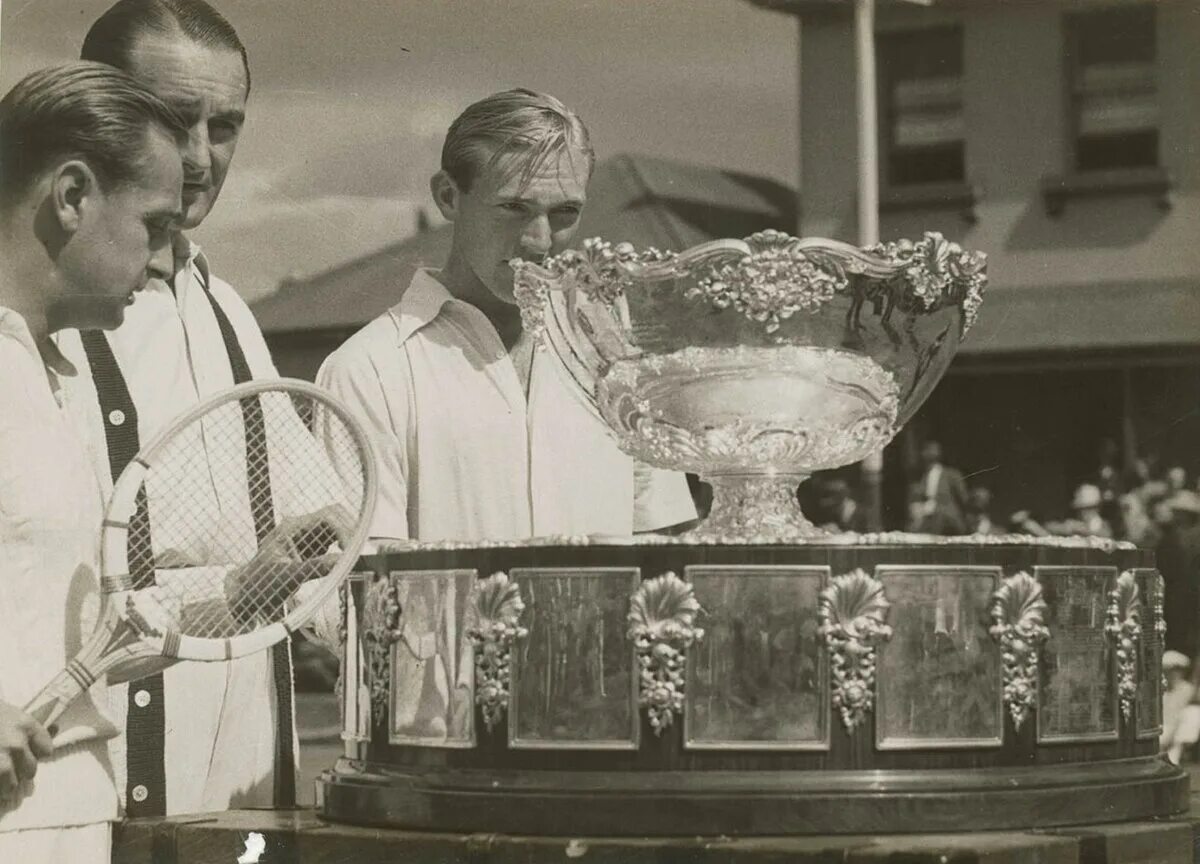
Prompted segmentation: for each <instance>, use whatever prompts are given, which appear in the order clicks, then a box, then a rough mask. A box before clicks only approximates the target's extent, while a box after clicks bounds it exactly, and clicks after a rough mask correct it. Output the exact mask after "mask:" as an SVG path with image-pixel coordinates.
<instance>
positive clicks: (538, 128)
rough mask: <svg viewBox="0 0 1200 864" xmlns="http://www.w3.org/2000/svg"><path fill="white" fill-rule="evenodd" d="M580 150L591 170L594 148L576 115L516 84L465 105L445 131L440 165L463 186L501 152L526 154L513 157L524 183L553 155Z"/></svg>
mask: <svg viewBox="0 0 1200 864" xmlns="http://www.w3.org/2000/svg"><path fill="white" fill-rule="evenodd" d="M574 152H580V153H582V154H583V155H584V158H586V159H587V161H588V172H589V173H590V172H591V170H592V165H593V164H594V162H595V154H594V153H593V151H592V145H591V141H590V140H589V139H588V131H587V127H586V126H585V125H584V124H583V121H582V120H581V119H579V115H578V114H576V113H575V112H574V111H572V110H571V109H569V108H568V107H567V106H566V105H564V104H563V103H562V102H560V101H558V100H557V99H555V98H554V97H553V96H549V95H547V94H545V93H536V92H534V91H533V90H525V89H516V90H505V91H504V92H502V93H494V94H492V95H491V96H488V97H487V98H486V99H481V100H480V101H478V102H476V103H475V104H473V105H471V106H470V107H468V108H467V110H465V111H463V113H462V114H460V115H459V116H458V119H456V120H455V121H454V122H453V123H451V124H450V129H449V131H448V132H447V133H446V141H445V143H444V144H443V145H442V170H443V171H445V172H446V173H447V174H449V175H450V178H451V179H452V180H453V181H454V183H455V185H457V186H458V188H459V189H461V190H462V191H464V192H468V191H470V189H471V185H472V184H473V183H474V182H475V179H476V178H477V177H478V176H479V174H480V173H481V172H482V171H486V170H488V169H490V168H492V167H494V166H495V165H496V164H497V163H498V162H499V161H500V159H501V158H502V157H504V156H506V155H510V154H515V153H521V154H528V155H527V158H526V159H524V160H522V161H521V162H519V163H517V164H518V166H519V169H520V171H521V174H522V183H528V182H529V181H530V180H531V179H532V178H533V177H534V176H535V175H536V174H537V172H538V171H539V170H541V168H542V166H543V165H545V164H546V162H547V161H548V160H549V159H550V158H551V157H554V156H560V155H562V154H566V155H567V158H571V155H572V154H573V153H574Z"/></svg>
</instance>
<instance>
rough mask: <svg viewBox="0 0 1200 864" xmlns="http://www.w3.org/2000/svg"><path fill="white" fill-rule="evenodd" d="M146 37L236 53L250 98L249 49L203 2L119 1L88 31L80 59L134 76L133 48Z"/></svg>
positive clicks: (228, 25) (221, 17) (235, 32)
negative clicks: (179, 38)
mask: <svg viewBox="0 0 1200 864" xmlns="http://www.w3.org/2000/svg"><path fill="white" fill-rule="evenodd" d="M147 33H157V34H160V35H163V36H170V35H173V34H175V33H182V34H183V35H184V36H187V37H188V38H189V39H191V40H192V41H193V42H195V43H196V44H197V45H202V46H204V47H205V48H215V49H226V50H229V51H237V52H238V54H240V55H241V57H242V68H244V69H245V70H246V95H249V94H250V59H249V57H247V55H246V46H245V45H243V44H242V40H241V39H240V38H238V35H237V31H236V30H234V29H233V25H232V24H230V23H229V22H228V21H227V20H225V17H224V16H223V15H222V14H221V13H220V12H218V11H217V10H216V9H214V8H213V7H211V6H209V5H208V4H207V3H205V2H204V0H117V2H116V3H115V4H113V5H112V6H111V7H109V9H108V11H107V12H105V13H104V14H103V15H101V16H100V17H99V18H97V19H96V22H95V23H94V24H93V25H92V28H91V29H90V30H88V32H87V36H85V37H84V38H83V49H82V51H81V52H80V57H81V58H82V59H84V60H94V61H96V62H98V63H107V64H109V65H110V66H116V67H117V68H118V69H124V70H125V71H126V72H131V71H133V70H132V68H131V67H132V55H133V47H134V45H135V44H136V43H137V40H138V37H140V36H143V35H145V34H147Z"/></svg>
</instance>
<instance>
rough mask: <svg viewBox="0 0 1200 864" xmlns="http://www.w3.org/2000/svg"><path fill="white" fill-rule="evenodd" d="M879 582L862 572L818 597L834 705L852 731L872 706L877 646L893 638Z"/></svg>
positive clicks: (844, 576) (844, 578)
mask: <svg viewBox="0 0 1200 864" xmlns="http://www.w3.org/2000/svg"><path fill="white" fill-rule="evenodd" d="M890 607H891V603H889V602H888V599H887V597H886V596H884V593H883V583H881V582H880V581H879V580H878V579H875V578H874V577H872V576H869V575H867V573H866V572H865V571H864V570H862V569H856V570H854V571H852V572H850V573H844V574H842V575H841V576H837V577H835V578H834V580H833V582H832V583H831V584H830V585H829V587H828V588H825V589H824V590H823V591H822V592H821V599H820V604H819V606H818V609H817V619H818V621H819V622H820V627H819V628H818V632H819V633H820V634H821V637H822V638H823V639H824V640H825V647H826V649H827V650H828V651H829V667H830V672H831V675H832V685H833V705H834V707H835V708H837V709H838V712H839V713H840V714H841V717H842V725H844V726H845V727H846V731H847V732H851V733H852V732H854V730H855V729H856V728H857V727H858V725H859V724H860V723H861V722H862V721H863V719H864V718H865V717H866V715H867V712H868V711H870V710H871V708H872V706H873V705H874V701H875V655H876V648H877V646H878V645H879V644H880V643H882V642H885V641H887V640H888V639H890V638H891V636H892V628H891V627H889V626H888V625H887V623H886V621H887V612H888V609H889V608H890Z"/></svg>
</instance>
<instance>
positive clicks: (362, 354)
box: [317, 90, 696, 745]
mask: <svg viewBox="0 0 1200 864" xmlns="http://www.w3.org/2000/svg"><path fill="white" fill-rule="evenodd" d="M592 163H593V154H592V150H591V146H590V144H589V143H588V135H587V130H586V128H585V127H584V125H583V123H582V122H581V121H580V119H579V118H578V116H576V115H575V114H574V113H573V112H571V111H570V110H569V109H567V108H566V106H564V105H563V104H562V103H561V102H559V101H558V100H557V99H555V98H553V97H552V96H546V95H543V94H540V93H533V92H531V91H528V90H510V91H506V92H503V93H497V94H495V95H493V96H489V97H488V98H486V99H484V100H482V101H480V102H477V103H475V104H474V105H472V106H470V107H469V108H467V110H466V111H465V112H463V114H462V115H461V116H460V117H459V118H458V119H457V120H455V121H454V123H453V124H452V125H451V127H450V130H449V132H448V133H447V135H446V141H445V144H444V146H443V150H442V170H441V171H439V172H438V173H437V174H436V175H434V177H433V179H432V184H431V188H432V192H433V197H434V200H435V201H436V202H437V206H438V208H439V209H440V210H441V212H442V214H443V215H444V216H445V217H446V218H447V219H448V220H449V221H450V222H452V223H453V225H454V238H453V241H452V243H451V251H450V257H449V260H448V261H447V262H446V266H445V268H444V269H443V270H441V271H440V272H430V271H425V270H422V271H419V272H417V273H416V275H415V276H414V277H413V279H412V282H411V283H410V284H409V285H408V287H407V290H404V291H403V294H402V296H401V297H400V299H399V302H398V303H397V304H396V305H395V306H394V307H392V309H391V310H390V311H389V312H387V313H386V314H385V315H382V316H380V317H379V318H377V319H375V320H374V321H373V322H371V323H370V324H368V325H367V326H366V327H365V328H364V329H363V330H361V331H359V332H358V333H357V334H355V335H354V336H353V337H351V338H350V340H349V341H348V342H346V344H345V345H343V346H342V347H341V348H339V349H338V350H337V351H335V352H334V353H333V354H332V355H331V356H330V357H329V358H328V359H327V360H326V362H325V364H324V365H323V366H322V368H321V371H320V373H319V374H318V376H317V381H318V383H319V384H321V385H323V386H325V387H327V388H329V389H330V390H331V391H332V392H333V393H335V394H336V395H338V396H340V397H341V398H342V399H343V400H345V402H346V403H347V404H348V405H349V406H350V407H351V409H352V410H354V411H356V412H357V413H358V414H359V415H360V419H362V420H363V421H364V423H365V424H366V426H367V429H368V430H369V432H370V434H371V436H372V440H373V444H374V445H375V447H374V449H375V453H376V456H377V457H378V459H379V474H380V482H379V500H378V502H377V504H376V508H375V520H374V525H373V528H372V536H374V537H376V538H380V539H400V540H403V539H419V540H440V539H462V540H478V539H520V538H527V537H530V536H546V535H557V534H615V535H622V536H627V535H630V534H632V533H634V532H635V531H652V530H655V529H659V528H665V527H669V526H673V525H677V524H679V523H683V522H686V521H689V520H692V519H694V518H695V516H696V513H695V509H694V507H693V504H692V499H691V495H690V493H689V491H688V486H687V481H686V479H685V478H684V476H683V475H682V474H677V473H672V472H666V471H659V470H654V469H650V468H648V467H647V466H644V465H640V464H635V462H634V460H632V459H631V458H629V457H628V456H626V455H625V454H624V453H622V452H621V451H620V450H619V449H618V448H617V445H616V444H615V443H614V441H613V440H612V438H611V437H610V436H609V434H608V432H607V430H606V428H605V427H604V426H603V424H602V422H601V421H600V420H599V418H598V417H597V416H596V415H595V414H594V412H593V411H592V409H591V408H589V407H588V406H587V405H585V404H584V402H583V400H582V397H581V394H579V393H577V392H576V391H574V390H573V389H572V385H571V384H570V382H568V381H567V380H566V378H565V375H566V373H565V371H564V370H563V369H562V368H561V367H560V366H559V365H558V362H557V361H556V360H555V358H554V357H553V355H552V354H551V353H550V352H548V351H536V350H534V348H535V346H534V344H533V340H532V339H531V338H530V336H529V334H527V333H525V332H524V331H523V330H522V327H521V315H520V310H519V309H518V307H517V305H516V301H515V299H514V297H513V272H512V268H511V267H510V266H509V263H508V262H509V261H510V260H512V259H513V258H518V257H520V258H525V259H534V260H541V259H542V258H544V257H545V256H547V255H550V254H554V253H557V252H561V251H562V250H563V249H565V248H566V247H567V244H569V243H570V242H571V239H572V238H573V236H574V234H575V231H576V228H577V227H578V224H579V216H580V213H581V212H582V210H583V206H584V203H585V201H586V197H587V183H588V179H589V178H590V176H591V172H592ZM401 591H402V595H403V596H402V599H401V601H400V602H401V605H402V607H403V609H404V614H403V616H402V623H403V629H402V633H401V639H400V646H401V647H400V650H399V651H398V652H397V654H396V655H395V659H394V661H393V662H394V675H395V678H396V680H397V682H398V685H397V688H398V689H397V694H396V696H395V699H394V702H393V709H392V713H393V716H392V718H391V722H392V727H393V731H399V732H401V733H402V734H411V735H414V736H416V737H419V738H420V739H421V740H423V741H425V742H426V743H429V742H431V741H438V740H442V741H444V742H445V743H447V744H449V745H452V743H453V741H461V740H462V735H463V734H464V727H463V724H464V722H465V716H464V712H462V711H461V710H456V709H455V705H458V706H459V707H460V708H461V706H462V704H464V703H463V702H462V700H461V699H459V700H457V701H456V700H453V699H451V696H450V694H451V693H452V692H454V691H455V690H461V688H462V684H463V681H464V680H465V679H464V678H463V676H462V674H461V673H462V671H463V666H462V662H463V658H462V657H459V656H457V654H456V646H457V644H458V633H456V632H455V631H456V626H455V623H454V622H455V620H456V619H455V614H454V610H455V609H456V606H457V604H458V600H459V597H458V594H459V592H458V590H457V589H456V586H455V585H454V584H452V583H449V582H445V583H443V582H431V581H430V580H414V581H412V582H409V583H406V584H404V585H403V586H401ZM405 649H407V650H405Z"/></svg>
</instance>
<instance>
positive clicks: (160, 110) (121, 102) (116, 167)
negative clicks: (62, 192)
mask: <svg viewBox="0 0 1200 864" xmlns="http://www.w3.org/2000/svg"><path fill="white" fill-rule="evenodd" d="M152 126H158V127H160V128H162V129H163V130H164V131H166V132H167V133H168V134H170V135H172V136H173V137H174V138H175V139H176V141H179V142H182V141H183V140H185V139H186V137H187V127H186V126H185V124H184V121H183V120H182V119H181V118H180V117H179V115H178V114H177V113H176V112H175V111H174V110H173V109H172V108H170V107H168V106H167V105H166V103H164V102H163V101H162V100H160V99H159V98H158V97H157V96H155V95H154V94H153V93H151V92H150V91H149V90H147V89H146V88H145V87H143V86H142V85H141V84H139V83H138V82H137V81H136V80H135V79H134V78H133V77H132V76H130V75H128V74H126V73H125V72H122V71H121V70H119V69H114V68H113V67H112V66H108V65H106V64H103V63H85V62H79V63H69V64H67V65H64V66H54V67H51V68H49V69H42V70H40V71H37V72H34V73H32V74H30V75H27V76H26V77H25V78H23V79H21V81H19V82H18V83H17V85H16V86H15V87H13V88H12V89H11V90H10V91H8V94H7V95H6V96H5V97H4V99H3V100H0V209H2V210H4V211H7V210H8V209H9V208H10V207H11V206H13V205H14V204H15V203H17V202H18V201H19V200H20V199H21V198H22V197H23V196H24V195H25V194H26V193H27V192H28V191H29V188H30V187H31V186H32V185H33V184H34V182H36V181H37V180H38V179H39V178H40V177H41V176H42V175H43V174H44V173H45V172H46V171H48V170H49V169H50V168H51V167H53V166H54V165H56V164H57V163H60V162H62V161H63V160H66V159H80V160H82V161H83V162H85V163H87V165H88V166H89V167H90V168H91V169H92V171H93V172H94V173H95V175H96V179H97V182H99V183H100V184H101V186H102V188H106V189H107V188H114V187H118V186H120V185H122V184H124V183H128V182H130V181H132V180H134V179H136V178H137V177H138V175H139V174H140V173H141V171H142V168H143V166H144V164H145V159H146V156H147V151H146V143H147V142H146V133H147V132H148V131H149V130H150V128H151V127H152Z"/></svg>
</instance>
